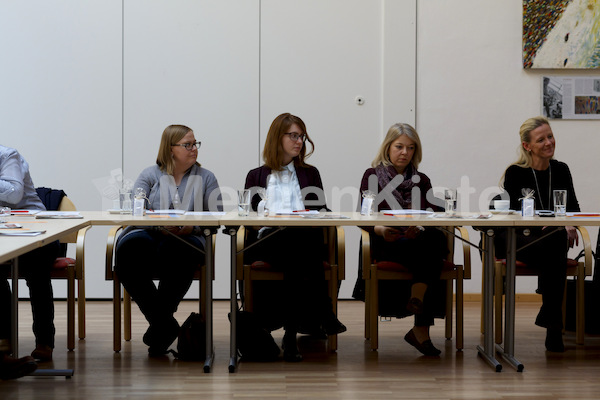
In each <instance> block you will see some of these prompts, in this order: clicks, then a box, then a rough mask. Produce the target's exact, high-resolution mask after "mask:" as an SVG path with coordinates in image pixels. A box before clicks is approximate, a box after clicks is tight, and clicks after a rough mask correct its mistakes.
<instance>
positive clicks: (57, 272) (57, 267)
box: [50, 196, 91, 351]
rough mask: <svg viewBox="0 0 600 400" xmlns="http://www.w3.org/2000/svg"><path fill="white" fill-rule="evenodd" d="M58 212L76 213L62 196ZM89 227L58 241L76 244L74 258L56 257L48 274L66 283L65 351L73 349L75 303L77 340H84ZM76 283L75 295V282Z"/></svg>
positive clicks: (71, 203)
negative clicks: (87, 234)
mask: <svg viewBox="0 0 600 400" xmlns="http://www.w3.org/2000/svg"><path fill="white" fill-rule="evenodd" d="M58 211H76V208H75V205H74V204H73V202H72V201H71V199H69V198H68V197H67V196H64V197H63V198H62V200H61V202H60V204H59V206H58ZM90 228H91V227H90V226H86V227H85V228H82V229H80V230H79V231H77V232H75V233H72V234H71V235H68V236H65V237H63V238H62V239H60V243H65V244H68V243H74V244H76V249H75V258H72V257H58V258H57V259H56V260H55V261H54V264H53V266H52V271H51V272H50V277H51V279H63V280H66V281H67V349H68V350H69V351H73V350H74V349H75V302H77V320H78V323H79V330H78V333H79V339H81V340H83V339H85V257H84V256H85V247H84V242H85V235H86V233H87V231H88V229H90ZM76 281H77V295H75V282H76Z"/></svg>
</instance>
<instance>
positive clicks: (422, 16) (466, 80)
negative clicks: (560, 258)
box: [417, 0, 600, 293]
mask: <svg viewBox="0 0 600 400" xmlns="http://www.w3.org/2000/svg"><path fill="white" fill-rule="evenodd" d="M522 5H523V2H522V0H505V1H495V0H478V1H475V0H455V1H451V2H450V1H444V0H427V1H420V2H418V10H417V71H418V72H417V76H418V78H417V129H418V131H419V134H420V136H421V140H422V142H423V148H424V159H423V163H422V166H421V169H422V170H423V171H424V172H426V173H427V174H428V175H429V176H430V178H431V179H432V181H433V184H434V185H440V186H451V187H460V186H461V180H462V179H465V180H467V181H468V182H469V185H470V186H471V187H472V188H474V193H471V194H469V195H466V194H465V193H461V194H462V196H461V198H460V200H459V203H462V204H463V205H465V204H466V203H467V200H468V202H469V205H470V206H469V209H470V210H476V209H477V207H478V200H479V197H480V195H481V193H482V192H483V191H484V190H485V189H486V188H488V187H490V186H493V185H498V183H499V180H500V177H501V175H502V173H503V172H504V170H505V169H506V167H507V166H508V164H510V163H511V162H513V161H515V159H516V155H517V153H516V151H517V147H518V145H519V127H520V125H521V123H522V122H523V121H525V120H526V119H527V118H529V117H533V116H537V115H540V114H541V109H540V87H541V76H542V75H543V74H546V75H548V74H552V75H597V73H594V72H593V71H587V72H586V71H540V70H536V71H532V70H523V67H522V59H521V48H522V36H521V29H522ZM551 125H552V128H553V131H554V133H555V135H556V145H557V147H556V158H557V159H559V160H561V161H564V162H566V163H568V164H569V167H570V169H571V173H572V174H573V178H574V182H575V190H576V192H577V196H578V199H579V203H580V206H581V208H582V209H583V210H598V209H599V208H600V207H599V206H600V204H599V197H600V190H599V189H598V184H597V183H596V181H595V176H594V175H595V174H594V173H591V174H590V173H589V171H590V170H593V169H594V168H595V167H594V160H595V151H594V149H597V148H599V147H600V135H598V133H599V132H600V129H599V128H600V125H599V122H598V121H560V120H556V121H551ZM596 232H597V230H596V229H590V233H593V235H592V238H593V243H594V244H595V239H596ZM471 233H472V236H477V234H476V233H475V232H473V231H471ZM473 261H474V263H473V279H472V280H471V282H469V283H467V284H466V285H465V291H466V292H471V293H479V292H480V290H481V263H480V262H479V260H477V258H476V257H474V258H473ZM535 288H536V280H535V278H519V279H518V280H517V292H521V293H533V292H534V291H535Z"/></svg>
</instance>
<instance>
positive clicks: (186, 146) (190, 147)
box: [171, 142, 202, 151]
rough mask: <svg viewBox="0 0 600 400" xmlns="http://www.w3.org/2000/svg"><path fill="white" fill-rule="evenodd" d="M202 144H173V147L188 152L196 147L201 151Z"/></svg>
mask: <svg viewBox="0 0 600 400" xmlns="http://www.w3.org/2000/svg"><path fill="white" fill-rule="evenodd" d="M201 144H202V142H192V143H177V144H172V145H171V146H181V147H183V148H185V149H186V150H189V151H191V150H193V149H194V147H195V148H197V149H199V148H200V145H201Z"/></svg>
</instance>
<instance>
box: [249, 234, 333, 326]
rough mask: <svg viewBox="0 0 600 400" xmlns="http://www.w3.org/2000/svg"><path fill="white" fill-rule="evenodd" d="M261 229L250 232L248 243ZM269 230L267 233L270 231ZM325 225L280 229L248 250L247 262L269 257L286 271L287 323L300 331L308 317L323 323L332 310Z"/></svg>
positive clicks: (273, 264)
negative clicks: (328, 288) (325, 266)
mask: <svg viewBox="0 0 600 400" xmlns="http://www.w3.org/2000/svg"><path fill="white" fill-rule="evenodd" d="M256 234H257V231H254V230H253V231H251V232H250V233H249V240H248V243H252V242H255V241H256ZM266 234H267V233H265V235H266ZM324 259H325V244H324V237H323V228H304V227H291V228H285V229H283V230H282V231H280V232H277V233H275V234H273V235H271V236H269V237H268V238H267V239H265V240H263V241H261V242H260V243H258V244H257V245H255V246H254V247H252V248H250V249H249V250H247V251H246V254H245V255H244V260H245V262H246V263H251V262H253V261H259V260H260V261H265V262H268V263H269V264H271V265H272V266H273V268H275V269H277V270H280V271H282V272H283V278H284V282H283V285H284V290H283V298H281V299H278V298H274V299H271V301H272V302H279V301H281V302H283V307H282V309H283V313H284V315H283V316H282V319H283V325H284V328H285V329H286V330H290V331H297V330H298V328H299V324H300V322H301V321H306V320H307V317H312V318H311V319H313V320H315V319H316V320H317V321H318V322H319V323H320V322H321V321H322V320H323V318H324V317H325V316H326V315H329V314H331V313H332V302H331V298H330V297H329V294H328V290H327V282H326V281H325V270H324V268H323V260H324Z"/></svg>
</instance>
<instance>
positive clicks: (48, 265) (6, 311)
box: [0, 241, 60, 348]
mask: <svg viewBox="0 0 600 400" xmlns="http://www.w3.org/2000/svg"><path fill="white" fill-rule="evenodd" d="M59 253H60V245H59V243H58V241H56V242H52V243H49V244H47V245H46V246H44V247H40V248H39V249H35V250H32V251H30V252H28V253H26V254H23V255H22V256H20V257H19V259H18V260H19V261H18V262H19V274H20V275H21V276H23V277H24V278H25V281H26V282H27V286H28V287H29V298H30V302H31V312H32V314H33V334H34V335H35V343H36V345H38V344H39V345H47V346H50V347H52V348H54V334H55V328H54V294H53V292H52V283H51V281H50V272H51V271H52V265H53V264H54V261H55V260H56V258H57V257H58V256H59ZM0 313H1V314H0V315H1V316H2V317H1V318H2V320H3V322H2V325H1V326H0V339H10V334H11V313H12V310H11V291H10V286H9V284H8V281H7V280H5V279H3V280H2V283H0Z"/></svg>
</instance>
